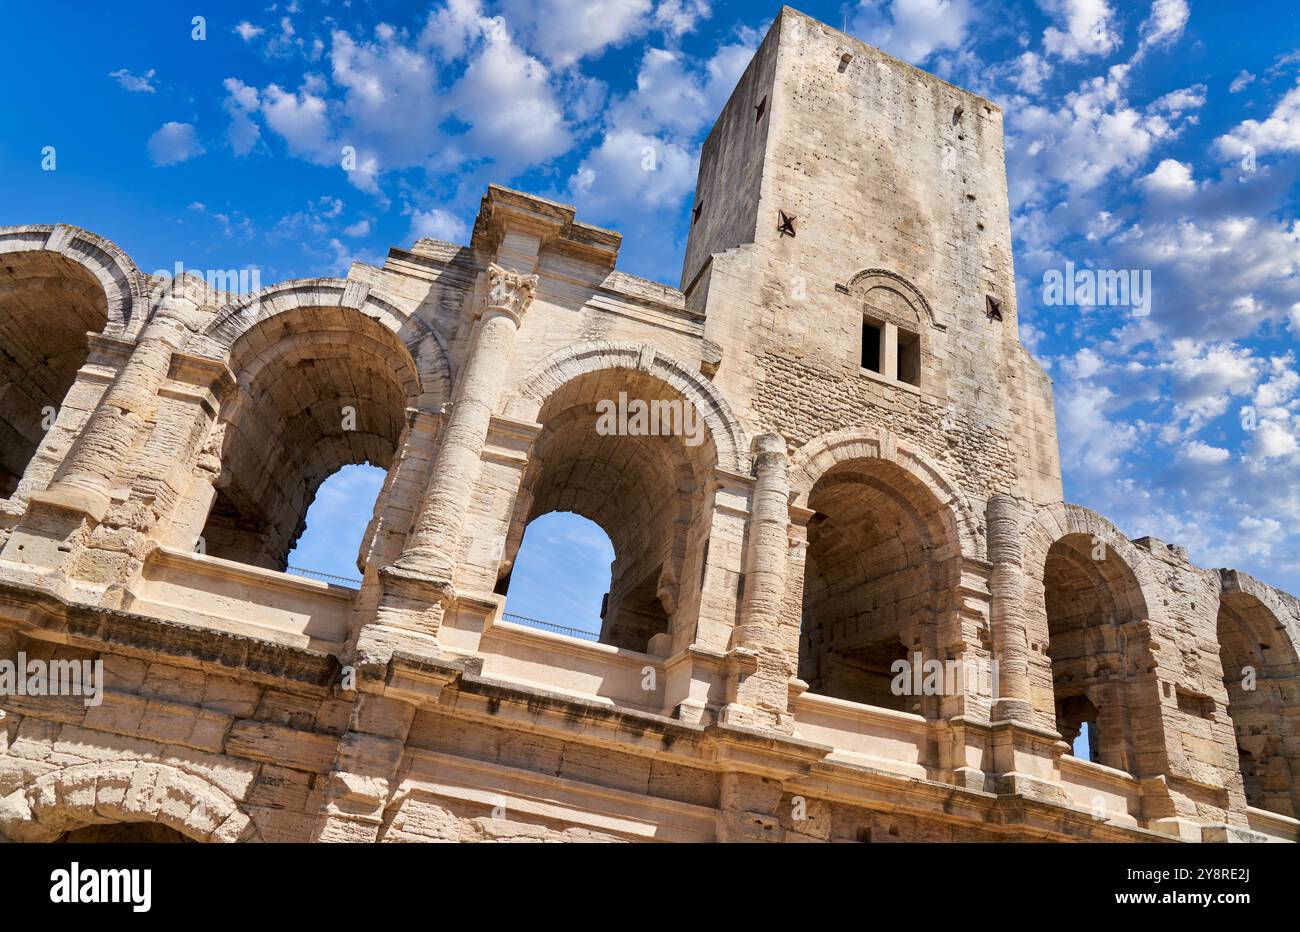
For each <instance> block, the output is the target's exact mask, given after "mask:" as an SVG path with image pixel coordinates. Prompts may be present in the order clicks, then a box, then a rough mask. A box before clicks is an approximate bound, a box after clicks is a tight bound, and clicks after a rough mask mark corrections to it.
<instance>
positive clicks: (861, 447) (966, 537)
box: [790, 427, 984, 556]
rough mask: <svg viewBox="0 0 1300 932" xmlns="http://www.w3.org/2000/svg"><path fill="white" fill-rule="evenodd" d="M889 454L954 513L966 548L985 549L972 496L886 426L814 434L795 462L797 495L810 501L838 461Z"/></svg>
mask: <svg viewBox="0 0 1300 932" xmlns="http://www.w3.org/2000/svg"><path fill="white" fill-rule="evenodd" d="M863 459H866V460H885V461H887V462H890V463H893V464H895V465H896V466H899V467H900V468H902V469H903V470H904V471H906V472H907V473H908V474H909V475H911V476H912V477H913V478H915V479H916V480H917V481H919V482H920V483H921V484H922V485H923V486H925V488H926V489H928V490H929V492H930V494H931V495H933V496H934V498H935V499H936V500H937V501H938V502H939V503H940V504H941V505H942V506H943V509H942V511H943V512H944V513H946V514H949V515H951V517H952V520H953V523H954V528H953V530H954V531H955V532H956V537H957V539H958V540H959V541H960V543H961V549H962V552H963V553H965V554H967V555H969V556H975V555H978V554H981V553H982V552H983V538H984V532H983V528H982V527H981V526H980V523H979V521H978V520H977V519H976V517H975V513H974V511H973V510H972V508H971V506H970V504H969V502H967V500H966V496H965V495H964V494H962V491H961V489H960V488H959V487H958V486H957V484H956V483H955V482H953V481H952V480H951V479H950V478H948V476H947V475H946V474H945V473H944V472H943V470H941V469H940V468H939V467H937V466H935V465H934V464H933V463H931V462H930V461H929V460H928V458H927V457H926V456H925V455H924V454H923V453H921V452H920V451H918V450H915V449H913V448H912V447H911V446H910V445H909V444H908V443H906V442H905V441H901V440H899V439H898V438H897V437H896V436H894V434H892V433H891V432H889V431H887V430H884V429H883V428H858V427H851V428H845V429H843V430H837V431H832V432H830V433H827V434H822V435H820V436H818V437H814V438H813V439H812V440H810V441H809V442H808V443H806V444H804V445H803V446H802V447H800V448H799V450H798V452H796V453H795V455H794V457H793V458H792V459H791V462H790V492H791V501H792V503H793V504H795V505H798V506H799V507H802V508H806V507H808V496H809V494H810V493H811V492H812V490H813V486H815V485H816V484H817V481H818V480H819V479H820V478H821V477H822V476H824V475H825V474H826V473H827V472H829V471H830V470H831V469H832V468H833V467H835V466H837V465H839V464H841V463H847V462H849V461H851V460H863Z"/></svg>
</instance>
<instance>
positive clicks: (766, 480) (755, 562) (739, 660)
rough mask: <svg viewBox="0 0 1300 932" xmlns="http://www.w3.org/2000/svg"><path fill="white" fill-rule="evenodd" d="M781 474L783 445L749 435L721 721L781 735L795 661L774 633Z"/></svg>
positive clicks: (782, 520) (784, 529)
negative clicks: (735, 617)
mask: <svg viewBox="0 0 1300 932" xmlns="http://www.w3.org/2000/svg"><path fill="white" fill-rule="evenodd" d="M786 469H787V466H786V454H785V440H784V439H783V438H782V437H781V436H780V435H778V434H763V435H762V436H760V437H757V438H755V441H754V472H755V479H754V489H753V493H752V496H751V498H750V517H749V543H748V546H747V548H746V551H745V564H744V565H745V576H744V587H745V589H744V596H743V598H742V600H741V609H740V624H739V625H737V626H736V628H735V630H734V631H733V632H732V636H731V642H730V646H729V649H728V652H727V658H726V663H725V664H724V678H725V686H724V697H725V700H726V705H725V706H724V708H723V710H722V715H721V720H722V721H723V722H726V723H729V724H737V725H746V726H750V725H763V726H766V727H773V728H776V729H778V730H781V731H787V732H788V731H790V730H792V729H793V722H792V719H791V715H790V702H791V683H792V679H793V677H794V674H795V669H796V667H797V663H798V657H797V655H796V656H793V657H792V656H791V654H790V651H789V649H788V645H787V644H786V643H785V639H784V638H783V637H782V632H781V611H782V608H783V606H784V603H785V573H786V562H787V561H788V560H789V550H790V530H789V529H790V482H789V479H788V477H787V472H786ZM796 650H797V648H796Z"/></svg>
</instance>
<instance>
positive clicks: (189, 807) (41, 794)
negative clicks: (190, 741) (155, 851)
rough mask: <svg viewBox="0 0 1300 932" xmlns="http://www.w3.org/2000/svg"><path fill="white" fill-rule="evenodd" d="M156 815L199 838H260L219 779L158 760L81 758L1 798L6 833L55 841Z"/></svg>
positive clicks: (0, 826) (1, 832)
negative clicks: (90, 760) (216, 781)
mask: <svg viewBox="0 0 1300 932" xmlns="http://www.w3.org/2000/svg"><path fill="white" fill-rule="evenodd" d="M124 822H157V823H160V824H162V825H165V826H167V827H168V828H172V829H175V830H176V831H178V832H180V833H181V834H182V835H185V836H186V837H187V838H192V839H194V840H195V841H212V842H232V841H243V842H250V841H261V840H262V838H261V834H260V833H259V832H258V829H257V826H256V825H255V824H254V823H253V822H252V820H251V819H249V817H248V815H247V814H246V813H245V812H244V811H243V810H242V809H241V808H240V806H239V803H238V802H237V801H236V800H234V799H232V798H231V797H230V795H229V794H228V793H226V792H225V791H224V790H223V789H221V788H220V787H219V786H217V785H216V784H214V783H213V782H211V781H210V780H207V779H205V778H204V777H201V776H198V775H196V774H193V773H188V772H186V771H184V770H181V769H180V768H178V767H174V766H171V765H170V764H163V763H159V762H156V761H117V762H114V763H89V764H76V765H73V766H70V767H63V768H61V769H59V770H53V771H51V772H49V773H47V774H44V775H42V776H40V777H38V778H37V779H36V780H34V781H32V782H31V783H29V784H27V785H26V786H23V787H21V788H19V789H16V790H14V791H13V792H12V793H10V794H9V795H8V796H5V797H4V798H3V799H0V836H7V837H8V838H10V839H12V840H14V841H28V842H33V841H35V842H40V841H54V840H56V839H58V838H59V837H61V836H62V835H63V834H64V833H66V832H69V831H73V830H75V829H79V828H83V827H85V826H87V825H102V824H107V823H124Z"/></svg>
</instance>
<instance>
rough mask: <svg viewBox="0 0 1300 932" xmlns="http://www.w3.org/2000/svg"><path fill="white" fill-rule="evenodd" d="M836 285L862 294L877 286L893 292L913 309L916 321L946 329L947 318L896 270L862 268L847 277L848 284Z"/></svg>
mask: <svg viewBox="0 0 1300 932" xmlns="http://www.w3.org/2000/svg"><path fill="white" fill-rule="evenodd" d="M837 287H839V288H840V289H841V290H842V291H845V292H847V293H849V294H859V295H864V296H865V295H869V294H870V293H871V292H872V291H875V290H876V289H878V288H879V289H884V290H885V291H890V292H893V293H894V294H895V295H897V296H898V297H899V298H901V299H902V300H903V301H904V302H905V303H906V304H908V305H909V306H911V307H912V308H913V310H915V312H916V315H917V319H918V322H919V321H927V322H928V323H929V324H930V326H932V327H934V328H935V329H936V330H947V329H948V321H947V319H946V318H945V317H943V316H941V315H940V314H938V313H937V312H936V311H935V309H934V307H933V306H932V305H931V304H930V302H929V301H927V300H926V298H925V295H924V294H922V293H921V289H920V288H918V287H916V285H914V284H912V283H911V282H910V281H909V280H908V279H906V278H904V277H903V276H902V275H899V274H898V273H897V272H891V271H890V270H889V269H863V270H862V271H861V272H859V273H858V274H856V275H854V276H853V277H852V278H851V279H849V281H848V284H846V285H840V286H837Z"/></svg>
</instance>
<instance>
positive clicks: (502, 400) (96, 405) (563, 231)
mask: <svg viewBox="0 0 1300 932" xmlns="http://www.w3.org/2000/svg"><path fill="white" fill-rule="evenodd" d="M1004 163H1005V160H1004V153H1003V131H1002V113H1001V111H1000V110H999V109H998V108H997V107H995V106H993V105H992V104H990V103H988V102H987V101H985V100H983V99H980V98H978V97H975V96H973V95H971V94H969V93H966V92H964V91H962V90H959V89H957V88H954V87H951V86H949V85H947V84H945V83H943V82H942V81H939V80H938V79H936V78H933V77H931V76H929V75H926V74H924V73H921V72H918V71H916V70H915V69H913V68H911V67H910V66H907V65H905V64H903V63H900V62H898V61H895V60H893V59H891V58H889V57H888V56H885V55H883V54H882V53H880V52H878V51H876V50H875V49H872V48H870V47H868V46H866V45H863V44H862V43H860V42H858V41H856V40H854V39H851V38H849V37H847V36H845V35H843V34H841V33H839V32H836V31H834V30H832V29H830V28H828V27H826V26H824V25H822V24H820V23H817V22H815V21H813V20H810V19H808V18H806V17H804V16H803V15H801V14H798V13H796V12H794V11H792V10H789V9H785V10H783V11H782V12H781V14H780V16H779V17H778V18H777V20H776V23H775V25H774V26H773V27H772V30H771V32H770V33H769V35H768V36H767V38H766V39H765V41H764V42H763V44H762V46H761V47H760V48H759V50H758V52H757V54H756V56H755V58H754V60H753V62H752V63H751V64H750V65H749V67H748V70H746V72H745V73H744V76H743V77H742V79H741V81H740V83H739V86H738V87H737V88H736V91H735V92H734V94H733V96H732V97H731V100H730V102H729V103H728V104H727V106H726V108H725V109H724V110H723V112H722V114H721V116H720V118H719V119H718V122H717V125H716V126H715V128H714V130H713V132H712V134H711V135H710V136H709V138H708V140H707V142H706V143H705V146H704V150H703V155H702V158H701V167H700V173H699V181H698V189H697V193H696V195H695V201H694V204H693V205H692V206H693V212H692V226H691V230H690V238H689V243H688V245H687V248H686V255H685V262H684V268H683V273H682V282H681V284H682V289H681V290H678V289H676V288H672V287H668V286H666V285H661V284H657V283H655V282H651V281H646V280H642V279H638V278H634V277H632V276H629V275H626V274H623V273H620V272H618V271H616V270H615V260H616V258H617V254H618V251H619V244H620V238H619V236H618V235H617V234H616V233H612V232H609V231H607V230H604V229H599V228H596V227H593V226H590V225H588V224H585V223H583V222H581V220H579V219H578V218H576V217H575V213H574V210H573V208H571V207H567V206H564V205H562V204H558V203H554V202H551V201H547V200H543V199H540V198H537V197H533V196H529V195H527V194H522V193H519V192H516V191H511V190H507V189H505V188H500V187H495V186H494V187H491V188H489V189H488V191H487V193H486V195H485V196H484V198H483V201H482V206H481V209H480V212H479V214H478V218H477V221H476V222H475V225H474V230H473V234H472V237H471V239H470V242H469V243H468V244H467V245H464V244H461V245H457V244H450V243H444V242H436V241H432V240H421V241H419V242H417V243H415V244H414V245H413V246H412V247H411V248H410V249H393V250H392V251H391V252H390V253H389V255H388V258H387V261H386V262H385V263H384V266H383V268H374V267H371V266H368V265H363V264H357V265H354V266H353V267H352V269H351V270H350V272H349V275H348V277H347V278H346V279H311V280H296V281H287V282H283V283H281V284H277V285H273V286H271V287H269V288H265V289H263V290H261V291H259V292H257V293H255V294H251V295H242V296H238V295H230V294H225V293H218V292H216V291H214V290H212V289H211V288H210V286H209V284H208V283H206V282H204V281H202V280H200V279H199V278H198V277H185V278H182V279H179V280H177V281H174V282H166V281H164V280H163V279H162V278H161V277H154V276H149V275H146V274H143V273H142V272H141V271H140V270H139V269H138V268H137V267H136V266H135V264H134V263H133V262H132V260H131V259H130V257H128V256H127V255H126V254H125V253H124V252H123V251H122V250H121V249H119V248H118V247H116V246H115V245H113V243H111V242H109V241H108V240H107V239H104V238H102V237H100V236H97V235H94V234H92V233H89V232H86V231H84V230H81V229H78V228H75V227H70V226H20V227H6V228H2V229H0V366H3V369H4V371H3V373H2V375H3V378H2V379H0V496H3V498H0V548H2V549H0V660H4V661H9V662H15V661H16V660H17V659H18V658H19V656H20V655H21V656H22V657H23V658H25V659H26V661H27V662H28V663H29V664H30V663H37V664H40V663H42V662H46V663H47V667H48V666H49V665H50V664H52V663H53V662H54V661H70V660H78V661H80V660H90V661H95V660H101V661H102V664H103V667H102V668H103V676H104V692H103V695H102V702H100V703H99V704H87V702H86V700H85V697H82V696H77V695H53V696H49V695H40V694H39V690H30V691H28V693H27V694H25V695H19V694H18V692H17V691H13V690H11V691H10V693H9V694H6V695H3V696H0V708H2V709H3V718H2V719H0V837H2V838H6V839H9V840H14V841H51V840H57V839H63V838H69V839H83V840H95V839H100V840H112V839H124V838H135V839H153V840H160V839H174V840H181V839H189V840H200V841H282V840H329V841H367V842H369V841H435V840H518V839H537V840H621V841H636V840H660V841H710V840H725V841H870V842H888V841H906V840H935V841H939V840H943V841H964V840H1004V839H1005V840H1071V839H1081V840H1122V841H1137V840H1174V839H1180V840H1186V841H1222V840H1230V841H1233V840H1278V841H1294V840H1296V838H1297V833H1298V832H1300V822H1298V821H1297V816H1300V725H1298V724H1297V723H1298V722H1300V683H1298V680H1297V676H1298V675H1300V665H1298V664H1297V653H1296V651H1297V644H1300V602H1298V601H1297V600H1296V599H1295V598H1293V597H1292V596H1289V595H1287V594H1285V593H1283V592H1280V591H1278V590H1276V589H1274V588H1271V587H1269V586H1268V585H1265V584H1264V583H1261V582H1259V581H1257V580H1255V579H1252V578H1251V577H1249V576H1247V575H1245V574H1244V573H1240V572H1237V571H1235V570H1231V569H1218V570H1215V569H1204V568H1200V567H1197V566H1194V565H1192V564H1191V563H1190V562H1189V561H1188V558H1187V554H1186V552H1185V551H1184V550H1183V549H1182V548H1180V547H1177V546H1174V545H1171V544H1166V543H1163V542H1161V541H1158V540H1155V539H1152V538H1142V539H1139V540H1129V539H1127V538H1125V537H1124V535H1123V534H1121V533H1120V532H1119V531H1118V530H1117V529H1116V528H1115V527H1114V526H1113V525H1112V524H1111V523H1110V522H1108V521H1107V520H1106V519H1105V518H1103V517H1102V516H1100V515H1098V514H1095V513H1093V512H1091V511H1089V510H1088V509H1086V508H1082V507H1079V506H1076V505H1071V504H1067V503H1065V502H1063V501H1062V490H1061V480H1060V466H1059V459H1058V445H1057V436H1056V426H1055V417H1054V413H1053V403H1052V391H1051V384H1050V382H1049V380H1048V379H1047V377H1046V376H1045V375H1044V373H1043V371H1042V369H1041V368H1040V367H1039V365H1038V364H1037V363H1036V362H1035V361H1034V360H1033V358H1032V357H1031V356H1030V354H1029V353H1028V352H1027V351H1026V350H1025V349H1024V347H1023V346H1022V345H1021V343H1020V341H1019V338H1018V333H1017V329H1018V324H1017V310H1016V293H1015V287H1014V275H1013V267H1012V249H1011V230H1010V224H1009V219H1008V215H1009V206H1008V196H1007V184H1006V176H1005V164H1004ZM620 393H622V394H624V395H625V396H626V397H627V398H629V399H634V400H640V401H647V402H662V403H664V404H663V405H662V408H661V409H662V410H665V411H667V410H671V409H672V405H671V404H669V403H677V405H678V409H679V410H680V411H682V412H686V413H689V414H691V415H698V416H699V417H700V418H702V421H703V433H702V435H697V436H695V437H694V438H688V437H687V436H685V435H684V433H683V432H680V431H679V432H676V433H674V432H672V431H660V432H659V433H658V434H650V433H647V432H645V431H637V430H634V429H632V428H631V426H629V427H628V429H626V430H616V431H608V430H600V429H598V424H597V420H598V415H597V408H598V406H599V404H600V402H601V401H602V400H609V399H616V398H618V397H619V396H620ZM51 412H57V415H56V416H51ZM695 441H700V442H695ZM366 462H369V463H372V464H375V465H377V466H380V467H382V468H384V469H386V470H387V479H386V481H385V484H384V486H383V489H382V492H381V493H380V495H379V498H378V501H377V502H376V503H375V505H374V510H373V516H372V518H371V520H370V524H369V526H368V529H367V532H366V534H365V538H364V542H363V544H362V547H361V551H360V553H359V554H358V557H357V566H358V569H359V571H360V575H361V576H362V577H363V579H362V582H361V584H360V586H359V588H349V587H346V586H341V585H333V584H331V583H328V582H324V581H318V580H313V579H308V578H302V577H300V576H296V575H289V574H286V573H285V572H284V570H285V569H286V556H287V554H288V553H289V551H290V549H291V548H292V546H293V543H294V541H295V540H296V539H297V537H298V535H299V534H300V533H301V531H302V527H303V518H304V514H305V512H306V510H307V507H308V505H309V504H310V502H311V500H312V497H313V495H314V493H315V491H316V489H317V488H318V486H319V485H320V483H321V482H322V481H323V480H324V479H325V478H326V477H327V476H329V475H330V474H331V473H333V472H335V471H336V470H338V469H339V468H341V467H343V466H345V465H348V464H356V463H366ZM555 511H561V512H575V513H577V514H579V515H582V516H584V517H586V518H588V519H590V520H591V521H593V522H595V523H596V524H598V525H599V526H600V527H601V528H602V529H603V530H604V531H605V532H606V533H607V534H608V536H609V538H610V540H611V541H612V543H613V545H614V548H615V552H616V558H615V561H614V563H613V566H612V573H611V575H612V579H611V584H610V590H609V594H608V596H607V599H606V603H605V606H604V609H603V630H602V636H601V641H600V643H590V642H587V641H583V640H579V639H576V638H574V637H570V636H567V635H565V634H563V633H556V631H553V630H552V631H548V630H540V629H537V628H535V627H530V626H528V625H525V624H521V623H516V622H514V621H511V620H510V619H509V618H507V617H506V616H505V614H504V608H505V602H506V597H507V593H508V588H509V579H510V570H511V565H512V562H513V560H514V558H515V555H516V553H517V552H518V549H519V546H520V542H521V539H522V536H523V531H524V528H525V527H526V526H527V524H528V522H529V521H531V520H532V519H534V518H536V517H538V516H541V515H544V514H547V513H550V512H555ZM196 542H201V546H199V547H198V548H197V549H198V550H200V551H202V552H196ZM549 620H550V621H552V622H555V623H557V624H558V625H564V624H565V621H566V619H564V618H562V617H557V618H551V619H549ZM917 658H920V660H921V668H922V669H927V670H928V669H931V667H930V666H929V664H930V662H938V664H940V665H943V666H944V669H948V668H950V667H954V666H957V667H959V668H960V669H961V670H963V671H969V670H970V669H983V670H987V671H988V674H989V675H988V676H987V677H968V676H962V677H959V678H957V679H956V680H955V681H954V682H952V683H949V682H947V680H946V679H945V682H944V688H940V689H923V690H921V691H920V692H919V694H917V693H916V691H913V694H902V695H900V694H899V693H900V690H899V689H897V688H895V686H894V684H893V683H892V682H891V681H892V679H893V670H894V669H896V664H897V663H899V662H900V661H908V662H912V661H914V660H915V659H917ZM33 693H36V694H33ZM1085 723H1086V724H1087V726H1088V730H1089V736H1090V738H1091V739H1092V741H1093V744H1094V753H1092V754H1091V755H1089V756H1090V757H1092V758H1094V759H1082V758H1076V757H1075V756H1073V755H1072V754H1071V752H1070V743H1071V742H1072V741H1073V740H1074V738H1075V737H1076V736H1078V735H1079V734H1080V731H1081V728H1082V727H1083V726H1084V724H1085Z"/></svg>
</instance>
